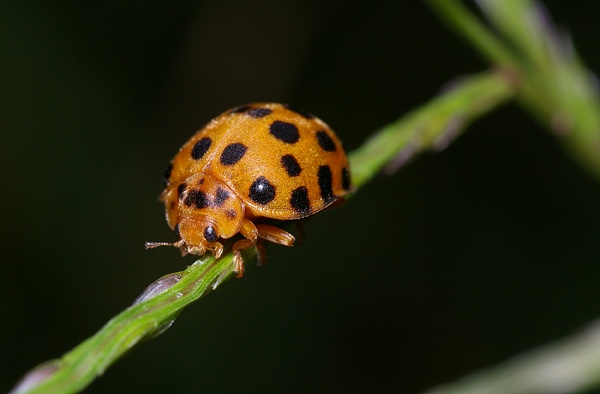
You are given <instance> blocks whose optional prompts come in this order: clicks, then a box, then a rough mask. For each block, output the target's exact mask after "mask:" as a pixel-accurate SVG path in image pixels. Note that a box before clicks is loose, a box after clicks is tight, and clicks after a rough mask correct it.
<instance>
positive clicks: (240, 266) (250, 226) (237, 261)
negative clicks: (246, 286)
mask: <svg viewBox="0 0 600 394" xmlns="http://www.w3.org/2000/svg"><path fill="white" fill-rule="evenodd" d="M240 234H242V235H243V236H244V237H246V238H245V239H240V240H239V241H237V242H236V243H234V244H233V248H232V249H233V264H234V265H235V273H236V277H238V278H241V277H242V276H244V261H243V259H242V253H241V252H240V250H242V249H247V248H249V247H251V246H253V245H254V244H256V239H257V238H258V230H257V229H256V226H255V225H254V223H252V222H251V221H250V220H248V219H244V220H243V221H242V226H241V227H240Z"/></svg>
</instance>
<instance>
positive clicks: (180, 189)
mask: <svg viewBox="0 0 600 394" xmlns="http://www.w3.org/2000/svg"><path fill="white" fill-rule="evenodd" d="M186 187H187V184H186V183H185V182H183V183H180V184H179V186H177V197H178V198H179V199H182V198H183V192H185V188H186Z"/></svg>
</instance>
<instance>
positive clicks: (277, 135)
mask: <svg viewBox="0 0 600 394" xmlns="http://www.w3.org/2000/svg"><path fill="white" fill-rule="evenodd" d="M164 178H165V182H166V188H165V190H164V191H163V192H162V194H161V197H160V198H161V201H163V202H164V203H165V209H166V217H167V222H168V224H169V226H170V227H171V228H172V229H173V230H174V231H175V235H176V236H177V238H178V241H176V242H173V243H166V242H148V243H146V247H148V248H153V247H156V246H162V245H171V246H175V247H178V248H179V249H180V250H181V253H182V254H183V255H185V254H188V253H190V254H195V255H202V254H204V253H205V252H206V251H210V252H212V253H213V254H214V255H215V257H217V258H218V257H219V256H220V255H221V253H222V251H223V245H222V244H221V243H220V242H219V239H228V238H231V237H233V236H234V235H236V234H238V233H240V234H241V235H242V236H243V238H242V239H240V240H238V241H237V242H235V243H234V244H233V253H234V264H235V270H236V272H237V276H238V277H241V276H242V275H243V261H242V257H241V253H240V251H241V250H243V249H245V248H249V247H252V246H256V247H259V246H260V240H266V241H269V242H274V243H278V244H281V245H285V246H292V245H293V243H294V237H293V236H292V235H291V234H290V233H288V232H287V231H285V230H282V229H281V228H278V227H275V226H273V225H270V224H267V223H264V222H265V221H266V220H268V219H276V220H294V219H301V218H304V217H306V216H309V215H312V214H314V213H316V212H319V211H321V210H322V209H324V208H326V207H327V206H329V205H331V204H332V203H333V202H334V201H336V200H338V199H339V198H341V197H343V196H344V195H345V194H347V193H348V192H349V191H350V189H351V183H350V171H349V168H348V159H347V158H346V153H345V152H344V149H343V147H342V143H341V142H340V140H339V138H338V137H337V136H336V135H335V133H334V132H333V130H331V128H329V126H327V124H325V122H323V121H322V120H320V119H319V118H316V117H315V116H313V115H311V114H309V113H307V112H304V111H299V110H296V109H293V108H291V107H289V106H287V105H283V104H275V103H254V104H248V105H242V106H239V107H236V108H233V109H230V110H228V111H226V112H224V113H222V114H221V115H219V116H218V117H217V118H215V119H213V120H212V121H211V122H210V123H208V124H207V125H206V126H205V127H204V128H202V129H200V130H199V131H197V132H196V133H195V134H194V135H193V136H192V138H190V140H189V141H187V142H186V143H185V144H184V145H183V146H182V147H181V149H180V150H179V152H178V153H177V155H176V156H175V157H174V158H173V160H171V163H170V164H169V166H168V167H167V169H166V171H165V176H164ZM259 252H261V253H259V258H260V257H263V258H264V256H263V252H262V248H259Z"/></svg>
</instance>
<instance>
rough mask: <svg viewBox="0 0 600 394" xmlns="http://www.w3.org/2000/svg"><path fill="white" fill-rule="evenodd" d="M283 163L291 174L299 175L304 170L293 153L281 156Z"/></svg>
mask: <svg viewBox="0 0 600 394" xmlns="http://www.w3.org/2000/svg"><path fill="white" fill-rule="evenodd" d="M281 165H282V166H283V168H285V170H286V171H287V173H288V175H289V176H298V175H300V173H301V172H302V168H301V167H300V164H298V160H296V158H295V157H294V156H292V155H284V156H281Z"/></svg>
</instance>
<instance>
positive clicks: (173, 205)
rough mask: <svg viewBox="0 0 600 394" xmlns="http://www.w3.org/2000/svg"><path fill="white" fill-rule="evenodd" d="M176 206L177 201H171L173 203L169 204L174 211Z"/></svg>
mask: <svg viewBox="0 0 600 394" xmlns="http://www.w3.org/2000/svg"><path fill="white" fill-rule="evenodd" d="M175 206H176V204H175V201H171V203H170V204H169V209H170V210H171V211H172V210H174V209H175Z"/></svg>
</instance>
